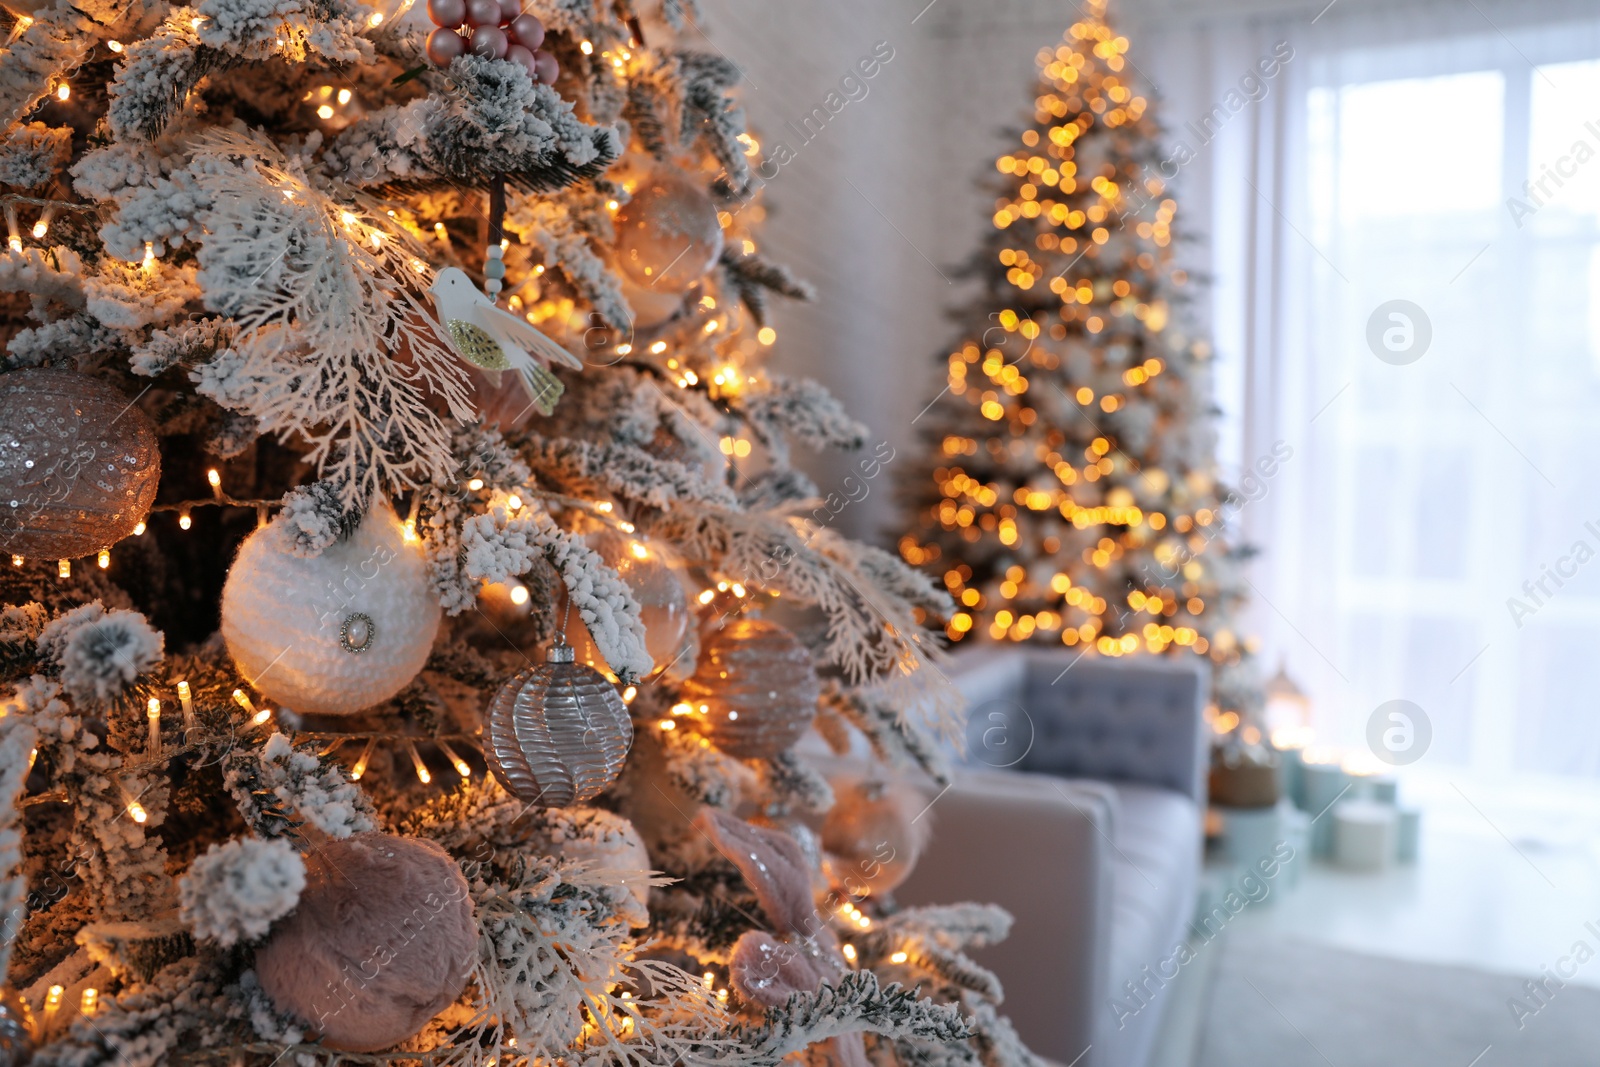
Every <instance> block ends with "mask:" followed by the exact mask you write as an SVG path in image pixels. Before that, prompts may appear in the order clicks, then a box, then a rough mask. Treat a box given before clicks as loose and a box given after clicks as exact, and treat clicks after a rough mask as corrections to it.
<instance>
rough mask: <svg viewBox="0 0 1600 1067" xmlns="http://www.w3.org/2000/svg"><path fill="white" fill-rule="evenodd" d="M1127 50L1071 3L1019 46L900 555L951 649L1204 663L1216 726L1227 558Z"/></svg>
mask: <svg viewBox="0 0 1600 1067" xmlns="http://www.w3.org/2000/svg"><path fill="white" fill-rule="evenodd" d="M1127 49H1128V40H1127V38H1126V37H1119V36H1117V34H1116V33H1115V32H1114V31H1113V30H1112V29H1111V27H1110V26H1109V25H1108V24H1107V22H1106V19H1105V4H1104V3H1103V2H1098V0H1091V3H1090V4H1089V7H1088V12H1087V14H1086V15H1085V16H1084V17H1083V18H1082V19H1081V20H1080V21H1079V22H1077V23H1075V24H1074V25H1073V26H1072V28H1071V29H1069V30H1068V31H1067V33H1066V34H1065V35H1064V37H1063V39H1062V43H1061V44H1060V45H1058V46H1057V47H1055V48H1053V49H1051V48H1047V49H1043V50H1041V51H1040V53H1039V55H1038V58H1037V62H1038V65H1039V67H1040V68H1041V70H1042V73H1043V78H1042V80H1041V81H1040V83H1039V89H1038V94H1037V96H1036V98H1035V100H1034V107H1033V113H1032V115H1031V116H1030V122H1029V124H1028V126H1027V127H1026V128H1025V129H1023V130H1022V131H1021V136H1020V147H1018V148H1017V149H1016V150H1014V151H1011V152H1008V153H1006V154H1005V155H1002V156H1001V157H1000V158H999V160H998V161H997V162H996V167H997V169H998V170H999V172H1000V174H1002V175H1004V176H1005V177H1004V178H1002V179H1001V180H1000V185H1001V186H1002V188H1001V189H1000V194H1001V195H1000V196H999V198H998V199H997V200H996V202H995V209H994V216H993V221H994V229H993V231H992V232H991V233H990V234H989V236H988V237H987V238H986V239H985V241H984V246H983V248H982V250H981V251H980V252H979V253H978V254H977V256H976V257H975V259H974V266H973V271H974V272H975V273H976V274H978V275H980V276H981V277H982V279H983V282H984V291H983V293H982V295H981V296H980V297H979V298H978V300H977V302H976V304H975V305H973V306H972V307H970V308H969V309H968V310H967V311H966V312H964V314H963V317H964V319H965V320H966V322H967V324H968V325H967V333H966V337H965V339H964V340H962V342H961V343H960V344H959V345H958V346H956V348H955V349H954V351H952V352H951V353H950V354H949V357H948V366H949V372H948V373H949V380H948V385H947V387H946V388H945V390H944V391H943V392H942V393H941V394H940V395H939V397H938V398H937V399H936V400H935V401H934V402H933V403H932V405H931V406H930V407H929V409H928V410H927V411H926V413H925V414H924V415H923V416H922V417H921V419H920V424H921V425H920V430H921V434H922V437H923V439H924V441H925V442H926V443H927V446H928V449H929V452H930V453H931V455H930V456H929V458H928V459H927V460H926V461H925V465H924V466H923V468H922V472H921V473H920V474H919V476H918V477H917V478H915V480H913V481H911V482H909V483H907V484H906V489H907V491H908V499H909V503H910V505H911V506H912V507H914V508H915V514H916V522H917V531H916V532H914V533H911V534H908V535H906V536H905V537H904V538H902V539H901V542H900V551H901V554H902V555H903V556H904V558H905V559H906V560H907V561H909V562H911V563H913V564H916V565H919V566H923V567H925V568H927V569H928V570H929V571H930V572H931V573H933V574H936V575H938V576H939V578H940V579H941V580H942V581H943V582H944V584H945V586H946V587H947V588H948V589H949V590H950V592H951V594H952V595H953V596H954V597H955V598H956V599H957V601H958V602H959V609H958V610H957V611H956V612H955V613H954V614H953V615H951V616H950V617H949V618H948V622H947V625H946V628H945V633H946V635H947V636H948V637H949V638H950V639H951V640H952V641H966V640H971V639H973V638H974V637H977V638H980V639H981V638H987V639H989V640H994V641H1030V642H1035V643H1044V642H1049V643H1057V644H1062V645H1065V646H1067V647H1069V648H1071V647H1077V646H1087V649H1092V650H1093V651H1095V652H1097V653H1099V654H1101V655H1105V656H1126V655H1131V654H1134V653H1137V652H1149V653H1162V652H1169V651H1171V652H1174V653H1176V654H1194V655H1199V656H1204V657H1206V658H1207V660H1208V661H1209V662H1210V663H1211V664H1212V665H1213V666H1214V667H1215V678H1216V682H1217V684H1216V686H1215V692H1214V699H1215V701H1216V704H1217V706H1218V708H1217V711H1216V712H1215V714H1218V715H1220V716H1222V717H1221V718H1220V719H1219V720H1218V725H1219V728H1229V727H1231V726H1233V725H1237V724H1238V723H1239V721H1240V716H1242V715H1245V714H1247V713H1250V712H1251V711H1253V709H1254V708H1255V706H1256V705H1257V703H1258V702H1259V698H1258V697H1257V696H1256V694H1255V685H1254V682H1253V675H1252V673H1251V671H1250V670H1249V667H1248V659H1249V652H1248V650H1247V648H1246V643H1245V642H1244V641H1243V640H1242V639H1241V637H1240V635H1239V633H1238V632H1237V630H1236V629H1235V623H1234V621H1233V619H1232V617H1231V616H1232V613H1233V612H1234V610H1235V609H1236V608H1237V607H1238V606H1239V604H1240V602H1241V600H1242V592H1241V590H1242V587H1243V580H1242V577H1241V575H1240V574H1239V571H1238V566H1239V563H1240V561H1241V559H1242V557H1243V556H1244V553H1243V552H1242V551H1241V550H1240V549H1238V548H1237V547H1235V546H1233V545H1231V544H1230V543H1229V540H1228V537H1227V535H1226V534H1225V533H1224V531H1223V521H1224V510H1225V507H1226V505H1227V497H1226V493H1225V490H1224V489H1222V488H1221V487H1219V486H1218V484H1217V476H1216V469H1215V460H1214V434H1213V430H1212V426H1211V419H1212V416H1213V414H1214V412H1213V410H1212V401H1211V392H1210V376H1209V357H1210V355H1211V350H1210V347H1209V345H1208V344H1207V343H1206V342H1205V341H1203V340H1200V339H1197V338H1194V337H1190V336H1186V335H1184V334H1183V333H1182V332H1181V331H1180V330H1179V329H1178V328H1177V325H1176V324H1177V322H1178V321H1179V319H1180V316H1178V315H1177V314H1176V312H1177V311H1178V310H1180V294H1181V292H1182V291H1183V290H1182V287H1183V286H1184V285H1185V284H1186V283H1187V278H1186V277H1185V274H1184V272H1183V271H1182V270H1180V269H1176V268H1175V267H1174V265H1173V256H1172V245H1173V240H1174V230H1173V217H1174V215H1175V213H1176V210H1177V204H1176V203H1175V202H1174V201H1173V200H1172V199H1170V198H1168V197H1167V196H1166V195H1165V194H1166V188H1165V184H1164V182H1163V181H1162V179H1161V177H1160V175H1161V167H1160V164H1161V161H1162V146H1161V142H1160V129H1159V127H1158V125H1157V123H1156V121H1155V118H1154V116H1153V115H1152V114H1151V111H1150V106H1149V103H1148V101H1147V100H1146V99H1145V98H1144V97H1143V96H1140V95H1139V94H1138V93H1137V92H1136V91H1135V90H1134V87H1133V86H1132V84H1131V83H1130V79H1129V78H1128V77H1127V75H1126V74H1125V73H1124V69H1125V68H1126V67H1127V65H1128V64H1127V61H1126V60H1125V59H1124V58H1123V57H1124V54H1125V53H1126V51H1127Z"/></svg>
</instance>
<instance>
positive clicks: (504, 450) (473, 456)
mask: <svg viewBox="0 0 1600 1067" xmlns="http://www.w3.org/2000/svg"><path fill="white" fill-rule="evenodd" d="M450 449H451V451H452V452H453V453H454V454H455V455H456V456H457V457H459V458H460V460H461V466H460V469H459V470H458V471H457V476H456V478H455V480H453V481H452V482H450V483H442V484H441V483H436V484H438V487H439V488H441V489H454V488H455V486H456V485H459V484H460V482H461V481H462V480H465V479H468V478H482V479H483V481H484V485H485V486H486V487H487V488H489V489H491V490H496V491H499V492H505V493H509V492H514V491H515V490H517V489H521V488H522V487H524V486H526V485H529V484H531V482H532V480H533V472H532V471H531V470H529V468H528V464H527V463H526V462H524V461H523V459H522V457H521V456H520V455H518V454H517V451H516V449H515V448H514V447H513V446H512V445H511V444H510V443H509V442H508V441H507V440H506V439H505V435H504V434H502V433H501V432H500V431H499V430H497V429H495V428H494V427H493V426H489V425H486V424H483V423H468V424H467V425H465V426H461V427H459V428H458V429H457V430H456V432H455V437H454V439H453V440H452V442H451V445H450Z"/></svg>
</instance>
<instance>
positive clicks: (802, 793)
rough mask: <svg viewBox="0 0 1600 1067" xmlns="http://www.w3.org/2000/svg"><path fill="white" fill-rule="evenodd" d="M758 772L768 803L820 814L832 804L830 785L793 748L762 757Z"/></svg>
mask: <svg viewBox="0 0 1600 1067" xmlns="http://www.w3.org/2000/svg"><path fill="white" fill-rule="evenodd" d="M760 774H761V778H762V785H763V786H764V787H765V788H764V790H763V791H764V792H765V793H766V794H767V796H768V797H769V798H770V799H769V804H776V805H781V806H782V807H784V808H786V809H788V810H790V811H801V812H806V813H808V814H812V815H822V814H824V813H826V812H827V811H828V809H829V808H831V807H833V802H834V795H833V786H831V785H829V784H828V779H827V778H826V777H825V776H824V775H823V774H822V773H821V772H820V771H818V770H817V769H816V768H815V767H812V766H811V764H809V763H807V762H806V761H805V760H804V759H802V758H801V757H800V756H798V755H796V754H795V752H794V750H793V749H787V750H785V751H783V752H780V753H778V754H777V755H776V756H773V757H771V758H769V759H766V760H762V761H761V763H760Z"/></svg>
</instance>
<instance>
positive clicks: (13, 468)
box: [0, 367, 161, 559]
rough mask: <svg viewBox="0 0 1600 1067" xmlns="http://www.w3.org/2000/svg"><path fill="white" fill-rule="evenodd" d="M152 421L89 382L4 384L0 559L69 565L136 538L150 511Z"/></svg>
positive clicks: (0, 390)
mask: <svg viewBox="0 0 1600 1067" xmlns="http://www.w3.org/2000/svg"><path fill="white" fill-rule="evenodd" d="M160 480H161V450H160V449H159V448H158V447H157V446H156V434H155V428H154V427H153V426H152V425H151V423H150V419H149V418H148V417H147V416H146V415H145V413H144V412H143V411H142V410H140V409H139V407H138V406H137V405H135V404H134V403H133V401H131V400H130V399H129V398H127V397H125V396H123V395H122V394H121V393H120V392H118V391H117V390H116V389H114V388H112V387H111V386H109V385H107V384H106V383H105V382H102V381H100V380H99V379H98V378H91V377H89V376H88V375H86V374H79V373H77V372H76V371H69V370H60V369H57V368H54V367H29V368H27V369H25V370H18V371H12V372H10V373H9V374H5V375H0V552H5V553H9V554H12V555H17V556H33V557H37V558H42V559H75V558H77V557H78V556H86V555H89V554H90V553H91V552H98V551H99V550H100V549H102V548H105V547H107V546H109V545H111V544H114V543H115V542H117V541H120V540H122V538H124V537H127V536H128V535H129V534H131V533H133V531H134V528H135V527H136V526H138V525H139V523H141V522H143V521H144V518H145V516H146V515H147V514H149V511H150V505H151V504H152V503H154V502H155V498H156V484H157V483H158V482H159V481H160Z"/></svg>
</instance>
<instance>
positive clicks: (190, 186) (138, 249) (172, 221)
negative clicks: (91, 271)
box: [76, 166, 212, 269]
mask: <svg viewBox="0 0 1600 1067" xmlns="http://www.w3.org/2000/svg"><path fill="white" fill-rule="evenodd" d="M76 169H80V170H81V169H83V168H82V167H81V166H80V167H79V168H76ZM211 208H212V197H211V195H210V194H208V193H207V192H206V191H205V190H204V189H203V188H201V186H200V183H199V182H198V181H197V176H196V175H195V174H194V173H192V172H191V171H189V170H180V171H177V172H175V173H174V174H172V176H171V177H158V178H155V179H153V180H152V181H150V182H149V184H147V185H142V186H135V187H133V188H132V189H130V190H127V191H126V193H125V194H124V195H122V196H121V197H120V198H119V201H118V210H117V214H116V216H115V217H114V218H113V219H112V220H111V221H110V222H108V223H106V224H105V225H104V226H102V227H100V240H101V241H102V242H103V243H104V245H105V249H106V252H107V253H108V254H109V255H112V256H115V257H117V258H119V259H122V260H125V261H128V262H134V261H142V260H143V259H144V254H145V249H146V248H147V247H148V248H149V250H150V253H151V254H152V255H154V256H163V255H165V254H166V253H167V252H168V251H169V250H171V249H174V248H182V247H184V246H185V245H193V244H198V243H199V242H200V241H201V239H202V238H203V237H204V236H205V233H206V227H205V216H206V214H207V213H208V212H209V211H210V210H211ZM158 269H159V268H158Z"/></svg>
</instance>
